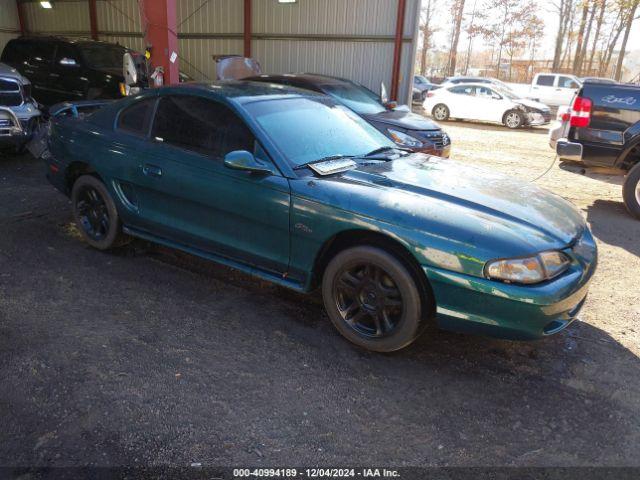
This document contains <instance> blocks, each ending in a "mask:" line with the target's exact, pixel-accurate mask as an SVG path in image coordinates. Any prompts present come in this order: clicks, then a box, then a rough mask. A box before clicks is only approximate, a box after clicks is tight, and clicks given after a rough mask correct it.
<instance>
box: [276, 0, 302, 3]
mask: <svg viewBox="0 0 640 480" xmlns="http://www.w3.org/2000/svg"><path fill="white" fill-rule="evenodd" d="M297 1H298V0H278V3H296V2H297Z"/></svg>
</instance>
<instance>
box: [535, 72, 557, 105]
mask: <svg viewBox="0 0 640 480" xmlns="http://www.w3.org/2000/svg"><path fill="white" fill-rule="evenodd" d="M555 84H556V75H543V74H540V75H538V76H537V77H536V78H535V81H534V84H533V86H532V87H531V92H532V96H533V97H534V98H536V99H538V100H540V101H541V102H542V103H554V101H555V98H556V91H555V90H556V86H555Z"/></svg>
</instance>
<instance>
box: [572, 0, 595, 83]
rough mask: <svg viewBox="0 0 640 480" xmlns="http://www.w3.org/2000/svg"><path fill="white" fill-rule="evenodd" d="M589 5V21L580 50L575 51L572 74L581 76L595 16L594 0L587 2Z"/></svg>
mask: <svg viewBox="0 0 640 480" xmlns="http://www.w3.org/2000/svg"><path fill="white" fill-rule="evenodd" d="M588 3H589V20H588V22H587V29H586V31H585V34H584V40H583V41H582V43H581V45H580V49H578V50H577V51H576V61H575V63H576V65H575V67H574V72H573V73H574V74H576V75H581V74H582V68H583V67H582V66H583V63H584V59H585V56H586V54H587V47H588V45H589V39H590V37H591V29H592V28H593V19H594V17H595V16H596V10H597V8H596V7H597V5H596V2H595V1H594V0H588Z"/></svg>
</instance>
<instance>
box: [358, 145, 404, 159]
mask: <svg viewBox="0 0 640 480" xmlns="http://www.w3.org/2000/svg"><path fill="white" fill-rule="evenodd" d="M392 151H400V152H407V153H411V150H408V149H406V148H400V147H380V148H376V149H375V150H372V151H370V152H369V153H367V154H366V155H361V156H359V157H358V158H371V157H374V156H375V155H379V154H381V153H386V152H392ZM383 160H386V158H383Z"/></svg>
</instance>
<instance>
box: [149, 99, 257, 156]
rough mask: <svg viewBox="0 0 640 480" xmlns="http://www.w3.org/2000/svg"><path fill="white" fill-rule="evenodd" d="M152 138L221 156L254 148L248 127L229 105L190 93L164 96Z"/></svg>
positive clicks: (186, 148)
mask: <svg viewBox="0 0 640 480" xmlns="http://www.w3.org/2000/svg"><path fill="white" fill-rule="evenodd" d="M151 136H152V138H154V139H156V141H161V142H163V143H166V144H169V145H173V146H176V147H179V148H183V149H185V150H190V151H193V152H197V153H202V154H204V155H207V156H210V157H213V158H216V159H219V160H222V159H223V158H224V156H225V155H226V154H227V153H229V152H232V151H234V150H247V151H249V152H253V151H254V143H255V142H254V140H255V139H254V137H253V134H252V133H251V131H250V130H249V128H248V127H247V126H246V125H245V124H244V122H243V121H242V120H241V119H240V118H238V116H237V115H236V114H235V113H234V112H233V111H232V110H231V109H229V108H228V107H226V106H225V105H222V104H221V103H218V102H215V101H213V100H208V99H206V98H202V97H196V96H191V95H170V96H166V97H162V98H161V99H160V104H159V105H158V111H157V113H156V116H155V120H154V123H153V130H152V133H151Z"/></svg>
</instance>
